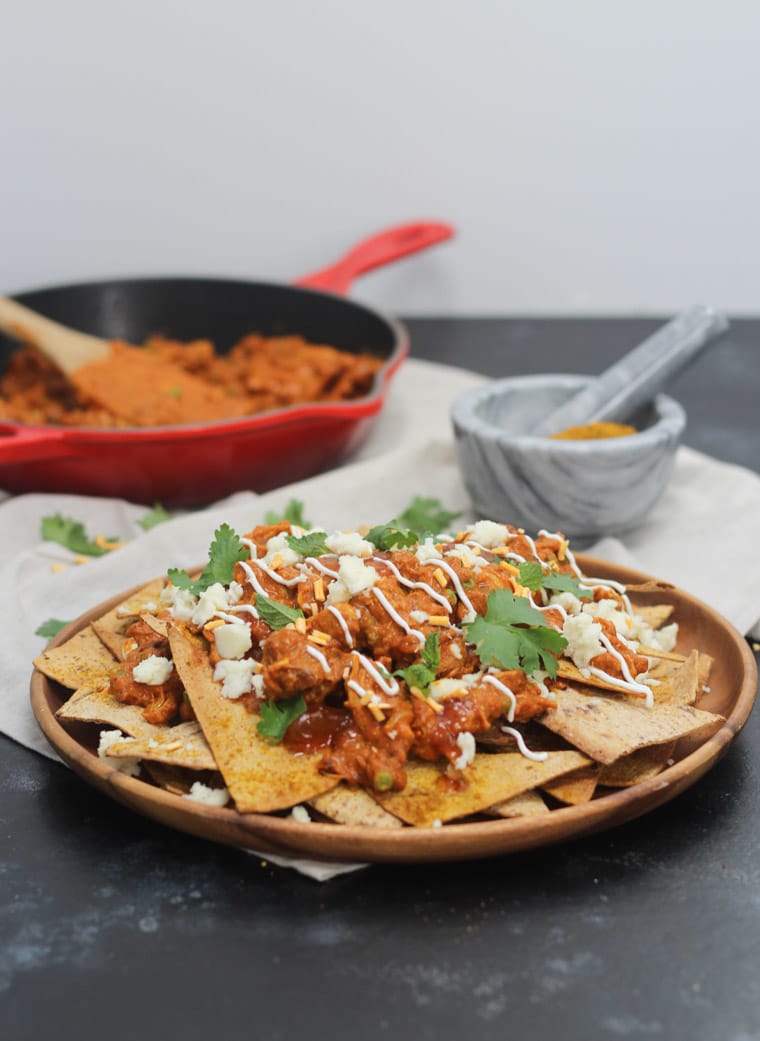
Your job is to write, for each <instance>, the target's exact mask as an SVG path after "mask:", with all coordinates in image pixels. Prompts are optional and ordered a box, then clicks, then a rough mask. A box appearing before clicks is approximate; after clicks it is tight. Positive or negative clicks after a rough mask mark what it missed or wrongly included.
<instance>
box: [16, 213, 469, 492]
mask: <svg viewBox="0 0 760 1041" xmlns="http://www.w3.org/2000/svg"><path fill="white" fill-rule="evenodd" d="M453 233H454V232H453V228H451V227H450V226H449V225H447V224H440V223H430V222H423V223H416V224H406V225H402V226H401V227H397V228H392V229H389V230H388V231H385V232H381V233H380V234H378V235H374V236H372V237H371V238H368V239H366V240H364V241H363V242H361V243H359V245H357V246H356V247H355V248H354V249H352V250H351V251H350V252H349V253H347V254H346V255H345V256H344V257H342V258H341V259H340V260H338V261H337V263H335V264H333V265H331V266H330V267H328V268H325V269H324V270H322V271H318V272H315V273H314V274H311V275H307V276H306V277H305V278H302V279H300V280H299V281H298V282H297V283H296V285H295V286H286V285H279V284H276V283H266V282H244V281H235V280H221V279H202V278H147V279H126V280H121V281H113V282H91V283H82V284H79V285H70V286H61V287H57V288H52V289H42V290H36V291H34V292H29V293H22V294H20V295H18V296H17V297H16V299H17V300H19V301H20V302H21V303H23V304H26V305H27V306H28V307H31V308H33V309H34V310H35V311H38V312H39V313H40V314H44V315H47V316H48V317H50V318H53V319H55V320H57V321H59V322H62V323H63V324H65V325H69V326H72V327H73V328H75V329H81V330H82V331H84V332H90V333H94V334H96V335H98V336H103V337H107V338H111V339H117V338H118V339H123V340H126V341H127V342H128V343H142V342H143V341H144V340H145V339H147V337H148V336H150V335H151V334H153V333H162V334H164V335H166V336H170V337H175V338H176V339H179V340H194V339H201V338H203V339H210V340H212V341H213V342H214V344H215V345H216V348H217V350H218V351H219V352H220V353H224V352H225V351H226V350H228V349H229V348H230V347H231V346H232V345H233V344H234V343H235V342H236V341H237V340H239V339H240V338H241V337H242V336H244V335H245V334H246V333H250V332H260V333H262V334H264V335H279V334H285V333H297V334H299V335H301V336H304V337H305V338H306V339H308V340H311V341H313V342H315V343H329V344H332V345H333V346H334V347H339V348H341V349H342V350H347V351H354V352H359V351H369V352H371V353H372V354H375V355H377V356H379V357H382V358H383V359H384V364H383V366H382V368H381V369H380V371H379V372H378V375H377V377H376V379H375V384H374V386H373V389H372V391H371V393H370V394H369V395H367V396H366V397H364V398H361V399H358V400H356V401H346V402H316V403H314V404H311V405H297V406H291V407H289V408H284V409H279V410H276V411H272V412H264V413H259V414H257V415H254V416H247V417H244V418H242V419H241V418H238V419H229V420H222V421H220V422H214V423H204V424H189V425H187V426H176V427H149V428H125V429H118V430H110V429H108V430H107V429H95V428H85V427H82V428H73V427H59V426H33V425H28V424H21V423H9V422H3V421H2V420H0V488H4V489H6V490H8V491H11V492H30V491H48V492H77V493H81V494H87V495H104V496H115V497H120V498H125V499H129V500H132V501H133V502H145V503H152V502H154V501H160V502H162V503H164V504H165V505H167V506H174V507H177V506H193V505H199V504H202V503H207V502H212V501H213V500H215V499H218V498H221V497H223V496H225V495H228V494H230V493H231V492H234V491H239V490H241V489H246V488H250V489H253V490H255V491H259V492H260V491H266V490H268V489H270V488H275V487H278V486H280V485H283V484H288V483H290V482H291V481H295V480H299V479H300V478H303V477H308V476H310V475H311V474H314V473H318V472H319V471H320V470H323V469H325V468H327V467H329V466H331V465H334V464H336V463H338V462H339V461H340V460H341V459H343V458H344V457H345V456H347V455H348V454H349V453H350V452H351V451H352V450H353V449H355V448H356V447H357V445H358V444H359V443H360V442H361V440H362V439H363V437H364V436H365V435H366V433H367V431H368V427H369V424H370V423H371V421H372V419H373V418H374V417H376V416H377V414H378V413H379V411H380V409H381V408H382V406H383V402H384V399H385V395H386V391H387V388H388V384H389V382H390V379H391V377H392V376H393V374H394V373H395V372H396V370H397V369H398V367H399V365H400V364H401V362H402V361H403V359H404V358H405V357H406V355H407V354H408V351H409V342H408V336H407V333H406V330H405V329H404V327H403V326H402V325H401V324H400V323H399V322H397V321H395V320H394V319H392V318H387V317H385V316H384V315H381V314H379V313H377V312H376V311H373V310H371V309H370V308H367V307H364V306H362V305H361V304H357V303H354V302H353V301H350V300H345V299H343V298H342V297H340V296H337V295H335V294H342V293H345V292H346V291H347V290H348V289H349V287H350V285H351V283H352V281H353V280H354V279H355V278H356V277H357V276H358V275H361V274H362V273H364V272H366V271H371V270H372V269H373V268H376V267H380V266H381V265H384V264H389V263H391V262H392V261H394V260H398V259H399V258H401V257H404V256H407V255H408V254H410V253H414V252H417V251H418V250H421V249H425V248H427V247H428V246H432V245H434V244H436V243H438V242H443V241H445V240H446V239H448V238H450V237H451V236H452V235H453ZM15 349H16V345H15V344H11V343H10V342H9V341H7V340H4V339H3V338H1V337H0V360H3V359H7V357H9V355H10V353H11V351H13V350H15ZM3 364H4V360H3Z"/></svg>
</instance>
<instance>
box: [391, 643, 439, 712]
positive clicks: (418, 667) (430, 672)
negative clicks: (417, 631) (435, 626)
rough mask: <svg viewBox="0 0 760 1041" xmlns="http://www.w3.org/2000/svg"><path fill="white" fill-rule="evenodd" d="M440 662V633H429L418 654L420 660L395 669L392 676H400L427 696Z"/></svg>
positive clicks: (407, 683) (409, 685)
mask: <svg viewBox="0 0 760 1041" xmlns="http://www.w3.org/2000/svg"><path fill="white" fill-rule="evenodd" d="M440 664H441V634H440V633H430V634H429V635H428V637H427V639H426V640H425V646H424V647H423V648H422V653H421V654H420V661H417V662H413V663H412V664H411V665H408V666H407V668H405V669H396V671H395V672H394V673H393V675H394V676H400V677H401V679H402V680H404V682H405V683H406V685H407V686H408V687H410V688H411V687H416V688H417V690H419V691H420V693H421V694H423V695H424V696H425V697H427V696H428V693H429V690H430V684H431V683H432V682H433V680H434V679H435V674H436V672H437V670H438V666H439V665H440Z"/></svg>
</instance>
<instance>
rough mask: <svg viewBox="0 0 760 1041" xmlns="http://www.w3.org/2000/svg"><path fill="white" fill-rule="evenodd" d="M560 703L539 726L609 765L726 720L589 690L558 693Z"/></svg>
mask: <svg viewBox="0 0 760 1041" xmlns="http://www.w3.org/2000/svg"><path fill="white" fill-rule="evenodd" d="M555 699H556V700H555V704H554V707H553V708H551V709H549V710H548V711H546V712H544V714H543V715H542V716H540V717H539V722H540V723H542V724H543V726H545V727H546V728H547V729H548V730H551V731H552V732H553V733H555V734H560V735H561V736H562V737H564V738H565V740H566V741H569V742H570V744H571V745H574V746H575V747H576V748H579V749H580V750H581V751H582V752H585V753H586V755H588V756H590V757H591V758H592V759H594V760H596V762H599V763H603V764H605V765H609V764H610V763H614V762H615V760H616V759H620V758H622V757H623V756H624V755H630V753H631V752H635V751H636V749H638V748H644V747H646V746H648V745H660V744H663V743H664V742H666V741H675V740H677V739H678V738H679V737H685V736H686V735H687V734H692V733H695V732H696V731H704V732H705V733H706V734H707V733H710V732H712V731H714V730H717V729H718V727H719V726H720V725H721V723H723V722H725V720H724V718H723V716H717V715H714V714H713V713H712V712H704V711H702V710H701V709H698V708H694V707H693V706H691V705H669V704H664V705H657V704H656V705H654V707H653V708H647V707H646V706H645V705H642V704H641V703H639V702H635V701H631V700H629V699H627V698H618V697H610V696H608V695H605V694H601V693H599V692H598V691H596V690H591V689H588V688H581V689H578V690H574V689H572V688H570V687H568V688H567V689H566V690H557V691H555Z"/></svg>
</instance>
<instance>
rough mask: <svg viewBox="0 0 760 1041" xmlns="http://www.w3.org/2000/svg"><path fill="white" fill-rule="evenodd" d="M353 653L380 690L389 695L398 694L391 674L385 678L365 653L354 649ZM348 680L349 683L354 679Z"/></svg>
mask: <svg viewBox="0 0 760 1041" xmlns="http://www.w3.org/2000/svg"><path fill="white" fill-rule="evenodd" d="M354 654H355V655H356V657H357V658H358V659H359V661H360V662H361V663H362V666H363V667H364V668H365V669H366V670H367V672H368V673H369V674H370V676H371V677H372V679H373V680H374V681H375V683H376V684H377V685H378V687H379V688H380V690H382V692H383V693H384V694H390V695H391V696H392V695H394V694H398V692H399V685H398V683H397V682H396V680H395V679H394V678H393V676H389V677H388V679H386V678H385V676H383V674H382V673H381V672H380V670H379V669H378V668H377V666H376V665H375V663H374V662H373V661H371V659H369V658H368V657H367V656H366V654H361V653H360V652H359V651H354ZM349 682H350V683H355V682H356V681H355V680H350V681H349ZM354 689H356V688H354ZM362 689H363V688H362ZM364 693H365V694H366V691H364Z"/></svg>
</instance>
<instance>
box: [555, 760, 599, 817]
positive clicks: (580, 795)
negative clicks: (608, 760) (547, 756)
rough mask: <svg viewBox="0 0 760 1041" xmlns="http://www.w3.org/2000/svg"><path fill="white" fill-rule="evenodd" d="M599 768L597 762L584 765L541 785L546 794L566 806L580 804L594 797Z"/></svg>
mask: <svg viewBox="0 0 760 1041" xmlns="http://www.w3.org/2000/svg"><path fill="white" fill-rule="evenodd" d="M601 770H602V768H601V766H599V764H598V763H592V764H591V766H584V767H582V768H581V769H580V770H575V771H574V772H573V773H571V774H567V776H565V777H560V778H559V780H557V781H552V782H551V784H544V785H542V787H543V790H544V791H545V792H546V793H547V795H551V797H552V798H553V799H556V800H557V802H564V803H566V804H567V805H568V806H580V805H582V804H583V803H584V802H590V801H591V799H592V798H593V797H594V792H595V791H596V786H597V784H598V783H599V774H600V773H601Z"/></svg>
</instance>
